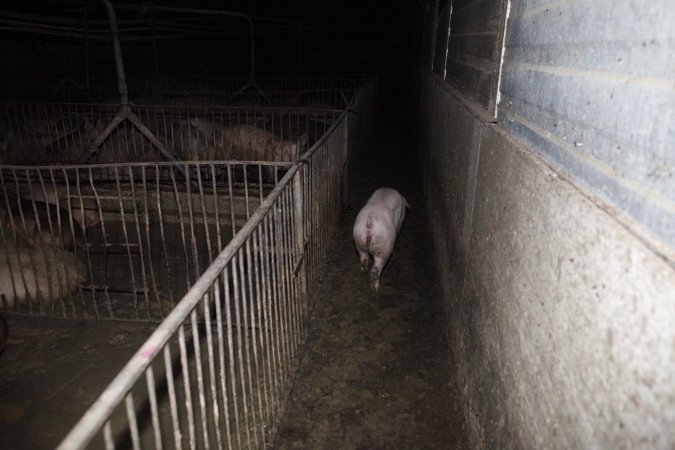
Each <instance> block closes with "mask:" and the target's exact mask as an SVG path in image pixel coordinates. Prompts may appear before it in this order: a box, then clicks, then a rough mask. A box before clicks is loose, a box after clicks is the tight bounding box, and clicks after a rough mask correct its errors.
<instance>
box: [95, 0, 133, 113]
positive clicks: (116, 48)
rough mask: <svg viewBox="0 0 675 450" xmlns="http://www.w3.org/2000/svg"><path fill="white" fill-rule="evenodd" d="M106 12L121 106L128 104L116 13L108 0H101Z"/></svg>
mask: <svg viewBox="0 0 675 450" xmlns="http://www.w3.org/2000/svg"><path fill="white" fill-rule="evenodd" d="M101 2H102V3H103V5H104V6H105V9H106V10H107V12H108V19H109V20H110V33H111V34H112V43H113V52H114V53H115V68H116V69H117V90H118V91H119V94H120V102H121V103H122V105H123V106H127V105H128V104H129V94H128V90H127V79H126V76H125V74H124V61H123V60H122V49H121V48H120V36H119V32H118V31H117V15H116V14H115V9H114V8H113V7H112V5H111V4H110V0H101Z"/></svg>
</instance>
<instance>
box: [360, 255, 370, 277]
mask: <svg viewBox="0 0 675 450" xmlns="http://www.w3.org/2000/svg"><path fill="white" fill-rule="evenodd" d="M358 252H359V259H360V260H361V272H365V271H367V270H368V265H369V264H370V255H369V254H368V252H364V251H361V250H359V251H358Z"/></svg>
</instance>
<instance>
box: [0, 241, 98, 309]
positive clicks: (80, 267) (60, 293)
mask: <svg viewBox="0 0 675 450" xmlns="http://www.w3.org/2000/svg"><path fill="white" fill-rule="evenodd" d="M86 281H87V268H86V266H85V265H84V264H83V263H82V261H80V259H79V258H78V257H77V256H75V255H74V254H73V253H71V252H69V251H66V250H65V249H63V248H61V247H52V246H48V245H43V246H38V247H34V248H22V247H21V245H20V244H19V243H17V242H16V241H13V240H10V239H7V240H5V241H4V242H2V243H0V301H2V304H5V303H4V302H7V305H8V306H14V305H16V304H22V303H25V302H26V301H27V299H28V298H29V297H30V298H31V299H32V301H33V302H35V301H37V300H40V301H42V302H43V303H52V302H54V301H56V300H58V299H61V298H65V297H68V296H69V295H70V294H71V293H72V292H73V291H74V290H75V288H76V287H77V285H78V284H81V283H84V282H86Z"/></svg>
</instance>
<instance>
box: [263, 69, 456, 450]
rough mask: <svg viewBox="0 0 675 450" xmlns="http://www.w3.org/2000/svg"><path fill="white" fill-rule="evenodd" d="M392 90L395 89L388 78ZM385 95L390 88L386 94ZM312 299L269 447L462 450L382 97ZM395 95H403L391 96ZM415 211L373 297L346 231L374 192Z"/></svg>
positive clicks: (393, 130) (419, 230)
mask: <svg viewBox="0 0 675 450" xmlns="http://www.w3.org/2000/svg"><path fill="white" fill-rule="evenodd" d="M392 81H393V83H400V80H399V79H393V80H392ZM384 89H387V86H384ZM383 98H385V99H390V101H389V102H386V103H382V104H381V106H380V108H379V112H378V114H377V119H376V120H375V123H374V127H373V130H372V135H371V136H370V138H369V143H368V145H367V146H366V147H365V152H364V155H361V156H360V157H359V156H357V157H356V158H355V170H354V177H353V180H354V181H353V183H352V187H351V188H352V191H351V194H350V206H351V210H348V211H347V213H345V216H344V218H343V223H342V225H341V227H340V230H339V234H338V236H337V242H336V245H335V251H334V253H333V255H334V258H333V260H332V261H331V262H330V263H329V267H328V270H327V274H326V278H325V280H324V282H323V284H322V287H321V292H320V295H319V298H318V299H317V300H316V301H317V305H316V306H315V311H314V318H313V322H312V325H311V332H310V339H309V342H308V344H307V348H306V354H305V356H304V358H303V361H302V363H301V367H300V370H299V375H298V378H297V381H296V383H295V386H294V389H293V392H292V394H291V399H290V403H289V405H288V407H287V410H286V414H285V417H284V418H283V420H282V423H281V426H280V429H279V433H278V436H277V439H276V442H275V445H274V447H275V448H277V449H384V448H391V449H459V448H467V440H466V434H465V433H466V432H465V426H464V422H463V420H462V418H461V415H460V408H459V402H458V401H457V400H456V399H457V398H459V397H458V395H459V394H458V393H457V392H455V391H454V388H453V387H452V384H451V381H452V380H451V376H452V375H451V374H452V369H451V368H450V367H449V355H448V347H447V341H446V329H445V320H444V316H445V313H444V308H443V304H442V298H441V291H440V287H439V281H438V274H437V271H436V269H435V267H434V261H435V257H434V254H433V251H434V250H433V247H432V242H431V237H430V234H429V224H428V220H429V219H428V217H427V216H426V213H425V210H424V205H423V199H422V192H421V185H420V184H421V183H420V180H419V178H418V175H417V174H418V170H417V163H416V160H415V146H416V144H415V142H414V138H413V137H412V136H411V123H412V122H411V119H412V118H411V117H409V116H407V114H406V112H405V111H406V108H405V105H404V103H403V102H402V101H401V102H398V103H396V102H392V101H391V99H396V96H395V95H392V94H391V93H387V92H386V91H385V92H384V95H383ZM399 98H400V97H399ZM383 186H387V187H393V188H395V189H397V190H399V191H400V192H401V193H402V194H403V196H404V197H406V198H407V200H408V202H409V203H410V205H411V206H412V208H411V210H409V211H408V212H407V215H406V219H405V222H404V225H403V228H402V230H401V234H400V236H399V238H398V240H397V243H396V248H395V251H394V255H393V256H392V258H391V259H390V261H389V263H388V265H387V266H386V267H385V269H384V271H383V274H382V277H381V279H380V292H379V294H378V295H374V294H373V293H371V291H370V289H369V275H368V274H367V273H362V272H360V267H359V258H358V255H357V253H356V250H355V248H354V245H353V242H352V226H353V223H354V219H355V217H356V214H357V213H358V210H359V209H360V207H361V206H362V205H363V204H364V203H365V202H366V200H367V199H368V197H369V196H370V195H371V194H372V192H373V191H374V190H375V189H377V188H379V187H383Z"/></svg>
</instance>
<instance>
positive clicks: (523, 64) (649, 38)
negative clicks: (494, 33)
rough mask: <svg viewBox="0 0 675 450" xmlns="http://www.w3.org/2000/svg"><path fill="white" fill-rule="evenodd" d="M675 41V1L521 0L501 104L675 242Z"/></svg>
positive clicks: (514, 13)
mask: <svg viewBox="0 0 675 450" xmlns="http://www.w3.org/2000/svg"><path fill="white" fill-rule="evenodd" d="M453 21H454V18H453ZM674 50H675V8H674V7H673V2H672V0H654V1H651V2H648V3H646V2H636V1H630V0H621V1H613V2H609V1H596V0H580V1H554V2H543V1H527V0H512V8H511V15H510V18H509V23H508V32H507V36H506V59H505V62H504V67H503V75H502V76H503V78H502V85H501V96H502V97H501V104H500V105H499V119H500V120H501V121H502V123H503V125H504V127H505V128H507V129H508V130H510V131H512V132H513V133H514V134H516V135H518V136H519V137H521V138H523V139H525V140H526V141H527V142H528V143H530V144H531V145H532V146H533V147H534V148H535V150H536V151H538V152H540V153H542V154H543V155H545V156H546V157H548V159H550V160H553V161H554V163H555V164H556V165H558V166H559V168H561V169H562V171H563V172H566V173H568V174H570V175H571V176H572V178H574V179H576V180H578V181H581V182H582V183H584V184H585V185H587V186H588V187H590V189H591V190H592V191H593V192H594V193H595V194H597V195H599V196H600V197H601V199H602V200H604V201H608V202H609V203H610V204H611V205H613V206H615V207H617V208H618V209H620V210H622V211H625V212H627V213H628V214H629V215H630V216H632V218H633V219H635V220H637V221H638V222H639V223H640V224H642V225H643V226H644V227H646V228H647V229H648V230H650V231H651V233H653V234H654V235H656V236H657V237H658V238H659V239H660V240H663V241H665V242H667V243H668V244H669V245H670V246H671V247H672V246H675V177H674V174H673V171H674V170H675V117H673V110H674V105H675V58H673V52H674Z"/></svg>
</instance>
